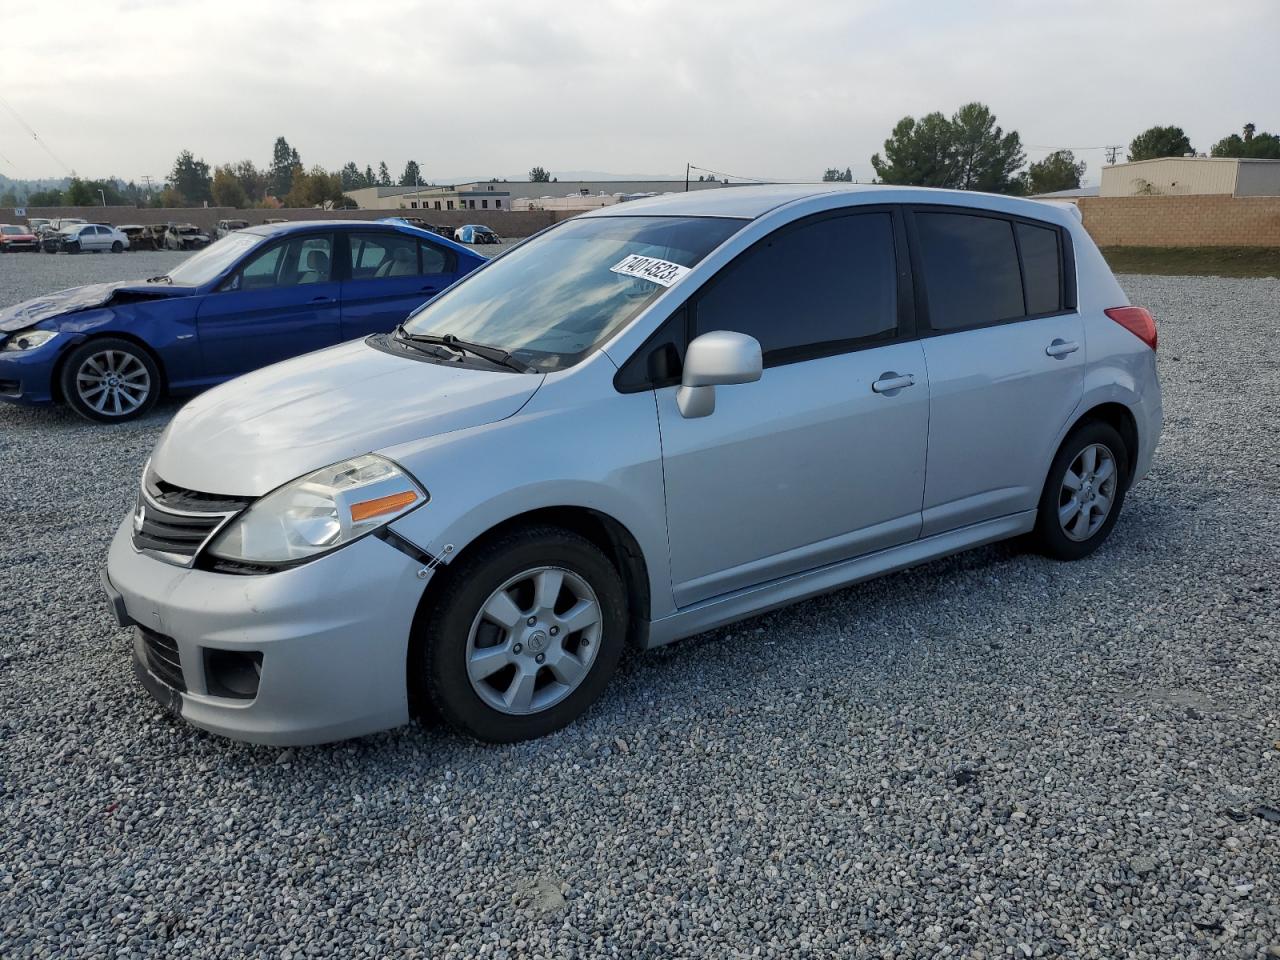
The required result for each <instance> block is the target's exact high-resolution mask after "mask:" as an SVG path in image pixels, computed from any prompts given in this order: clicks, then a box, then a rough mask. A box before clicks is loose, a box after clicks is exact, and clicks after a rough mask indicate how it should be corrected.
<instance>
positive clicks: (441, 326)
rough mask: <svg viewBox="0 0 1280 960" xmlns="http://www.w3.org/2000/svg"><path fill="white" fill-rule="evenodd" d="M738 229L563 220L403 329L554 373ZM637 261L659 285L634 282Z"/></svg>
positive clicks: (705, 221)
mask: <svg viewBox="0 0 1280 960" xmlns="http://www.w3.org/2000/svg"><path fill="white" fill-rule="evenodd" d="M743 225H744V221H742V220H734V219H727V218H718V217H626V216H619V217H588V218H585V219H579V220H569V221H566V222H565V223H563V224H562V225H560V226H557V227H555V228H554V229H551V230H548V231H547V232H546V233H543V234H541V235H540V236H538V237H536V238H534V239H532V240H529V241H527V242H525V243H523V244H521V245H520V246H518V247H515V248H513V249H512V250H511V252H509V253H506V254H504V255H503V256H502V257H501V258H499V259H497V260H495V261H494V262H493V263H492V264H491V265H489V266H487V267H485V268H484V269H483V270H480V271H478V272H476V273H474V274H471V275H470V276H469V277H468V278H467V279H466V280H464V281H463V282H462V283H459V284H456V285H455V286H454V287H453V288H452V289H450V290H449V291H448V292H447V293H445V294H444V295H442V296H440V297H437V298H436V299H435V300H432V301H430V302H429V303H427V304H426V305H425V306H423V307H421V308H420V309H419V310H418V312H416V313H415V314H414V315H413V316H412V317H410V319H409V321H408V322H407V324H406V327H407V329H408V330H409V332H411V333H417V334H433V335H436V336H444V335H446V334H452V335H454V336H456V337H458V338H459V339H461V340H469V341H472V342H473V343H482V344H485V345H487V346H493V347H499V348H500V349H503V350H506V351H508V352H510V353H511V354H513V355H514V356H515V357H516V358H517V359H519V360H522V361H524V362H525V363H527V364H529V365H530V366H532V367H534V368H535V369H538V370H560V369H563V368H565V367H569V366H572V365H573V364H575V363H577V362H578V361H580V360H581V359H583V358H584V357H585V356H587V355H588V354H589V353H590V352H592V351H593V350H594V349H596V347H598V346H599V345H600V344H601V343H603V342H604V341H605V340H607V339H608V338H609V337H611V336H612V335H613V334H614V333H616V332H617V331H618V330H620V329H621V328H622V327H623V326H624V325H625V324H626V323H627V322H628V321H630V320H631V319H632V318H634V317H635V316H636V315H637V314H638V313H639V312H640V311H641V310H642V309H644V308H645V307H646V306H648V305H649V304H650V303H651V302H653V300H654V299H655V298H656V297H657V296H658V295H659V294H660V293H662V291H663V290H664V289H666V286H664V284H667V283H670V282H673V280H672V278H673V277H674V276H677V275H679V274H681V273H682V272H683V270H682V268H688V267H692V266H694V265H695V264H697V263H698V262H699V261H700V260H702V258H703V257H705V256H706V255H707V253H709V252H710V251H711V250H712V249H714V248H715V247H716V246H718V245H719V244H720V243H722V242H723V241H724V240H725V239H726V238H728V237H729V236H730V235H732V234H734V233H736V232H737V231H738V230H740V229H742V227H743ZM642 257H643V258H649V259H648V260H646V261H644V263H645V264H647V265H648V267H649V268H651V269H652V270H653V271H654V274H653V275H655V276H657V277H658V278H659V279H657V280H654V279H647V278H646V277H645V276H642V275H640V274H641V273H642V271H641V270H640V269H639V268H638V267H636V266H635V265H636V263H637V262H638V258H642ZM662 264H666V266H665V267H663V266H662ZM615 268H616V269H615Z"/></svg>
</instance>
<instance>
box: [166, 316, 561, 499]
mask: <svg viewBox="0 0 1280 960" xmlns="http://www.w3.org/2000/svg"><path fill="white" fill-rule="evenodd" d="M543 379H544V377H543V376H541V375H536V374H528V373H526V374H520V373H507V372H505V371H491V370H483V369H477V368H475V367H461V366H452V365H447V364H441V363H431V362H427V361H418V360H412V359H409V358H407V357H399V356H394V355H392V354H388V353H384V352H382V351H381V350H377V349H374V348H373V347H370V346H368V345H367V344H366V343H365V342H364V341H363V340H357V341H353V342H351V343H345V344H342V345H341V346H337V347H331V348H330V349H328V350H321V351H318V352H317V353H310V354H307V355H305V356H302V357H297V358H295V359H293V360H286V361H285V362H284V363H278V364H276V365H275V366H271V367H264V368H263V369H261V370H257V371H255V372H253V373H250V374H246V375H245V376H243V377H239V378H237V379H235V380H232V381H231V382H229V383H226V384H223V385H222V386H220V387H215V388H214V389H213V390H210V391H209V392H208V393H205V394H203V395H201V396H199V397H197V398H196V399H194V400H192V401H191V402H190V403H188V404H187V405H186V406H185V407H183V408H182V409H181V410H180V411H178V415H177V416H176V417H174V418H173V422H172V423H170V424H169V427H168V429H167V430H165V433H164V436H162V437H161V438H160V442H159V443H158V444H156V448H155V451H154V452H153V453H152V456H151V465H152V467H153V468H154V469H155V471H156V473H157V474H158V475H159V476H160V477H161V479H163V480H165V481H167V482H168V483H173V484H177V485H178V486H181V487H186V488H188V489H190V490H200V491H203V492H206V493H218V494H223V495H226V496H238V497H258V496H261V495H263V494H264V493H268V492H270V491H271V490H274V489H275V488H276V487H278V486H280V485H281V484H283V483H287V482H288V481H290V480H294V479H296V478H298V477H300V476H302V475H303V474H305V473H310V472H311V471H312V470H318V469H319V468H320V467H324V466H328V465H329V464H331V463H336V462H338V461H340V460H345V459H347V458H348V457H353V456H357V455H358V454H362V453H369V452H371V451H376V450H380V449H384V448H386V447H389V446H392V445H394V444H397V443H405V442H408V441H410V440H419V439H424V438H426V437H431V436H436V435H438V434H442V433H449V432H451V431H454V430H465V429H467V428H469V427H478V426H482V425H484V424H486V423H493V422H494V421H496V420H503V419H505V418H507V417H509V416H511V415H512V414H514V413H516V411H518V410H519V409H520V408H521V407H522V406H524V405H525V403H527V402H528V400H529V398H530V397H532V396H533V394H534V393H535V392H536V391H537V389H538V387H539V386H540V385H541V384H542V381H543Z"/></svg>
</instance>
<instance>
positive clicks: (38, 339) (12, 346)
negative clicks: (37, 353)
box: [4, 330, 58, 350]
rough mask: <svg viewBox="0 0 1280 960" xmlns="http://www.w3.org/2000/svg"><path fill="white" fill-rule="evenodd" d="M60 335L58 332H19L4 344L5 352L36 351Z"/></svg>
mask: <svg viewBox="0 0 1280 960" xmlns="http://www.w3.org/2000/svg"><path fill="white" fill-rule="evenodd" d="M57 335H58V331H57V330H19V331H18V332H17V333H15V334H14V335H13V336H11V337H10V338H9V339H8V340H6V341H5V342H4V349H5V350H34V349H35V348H36V347H39V346H42V345H44V344H46V343H48V342H49V341H50V340H52V339H53V338H54V337H56V336H57Z"/></svg>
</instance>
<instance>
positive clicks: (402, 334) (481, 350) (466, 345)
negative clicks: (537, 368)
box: [396, 323, 533, 373]
mask: <svg viewBox="0 0 1280 960" xmlns="http://www.w3.org/2000/svg"><path fill="white" fill-rule="evenodd" d="M396 336H397V337H399V338H400V339H401V340H407V341H409V342H410V343H427V344H432V345H435V346H441V347H448V348H449V349H450V350H454V351H456V352H458V353H469V354H472V355H473V356H476V357H480V358H481V359H482V360H488V361H489V362H490V363H496V364H497V365H498V366H500V367H506V368H507V369H508V370H515V371H516V372H517V373H528V372H529V371H531V370H532V369H533V367H531V366H530V365H529V364H527V363H525V362H524V361H522V360H517V359H516V358H515V357H513V356H512V355H511V354H510V353H508V352H507V351H506V350H503V349H501V348H499V347H491V346H489V345H487V344H484V343H472V342H471V341H470V340H459V339H458V338H457V337H455V336H454V335H453V334H452V333H446V334H445V335H444V336H443V337H438V336H436V335H435V334H432V333H410V332H409V331H408V330H406V329H405V328H404V324H403V323H402V324H400V326H398V327H396Z"/></svg>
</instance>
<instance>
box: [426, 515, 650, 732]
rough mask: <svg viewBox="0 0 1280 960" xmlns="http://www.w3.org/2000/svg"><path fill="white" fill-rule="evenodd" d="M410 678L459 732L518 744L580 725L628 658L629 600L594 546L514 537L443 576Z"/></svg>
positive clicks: (536, 534)
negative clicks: (577, 722) (624, 652)
mask: <svg viewBox="0 0 1280 960" xmlns="http://www.w3.org/2000/svg"><path fill="white" fill-rule="evenodd" d="M443 573H444V576H445V578H446V579H445V583H444V584H442V589H441V592H440V594H439V595H438V596H437V597H435V598H434V602H433V603H432V607H431V611H430V614H429V615H428V616H427V617H426V618H425V624H424V629H423V631H422V635H421V636H420V637H417V638H415V644H414V648H415V656H414V657H413V658H412V660H411V665H410V669H411V677H410V680H411V682H413V683H418V684H420V686H421V689H422V690H423V692H424V693H425V694H426V696H427V698H428V699H429V700H430V702H431V703H432V704H433V705H434V706H435V707H436V709H437V710H438V711H439V712H440V714H441V716H443V718H444V719H445V721H446V722H448V723H449V724H450V725H451V726H453V727H455V728H456V729H458V730H460V731H462V732H463V733H466V734H469V735H470V736H473V737H475V738H477V739H479V740H487V741H490V742H494V743H511V742H513V741H517V740H527V739H530V738H533V737H540V736H542V735H544V734H547V733H550V732H552V731H553V730H558V729H560V728H561V727H563V726H566V725H567V724H569V723H571V722H573V721H574V720H575V719H577V718H578V717H579V716H580V715H581V714H582V713H584V712H585V711H586V710H587V708H588V707H590V706H591V704H592V703H594V702H595V701H596V699H597V698H598V697H599V696H600V694H601V693H602V692H603V690H604V688H605V686H606V685H607V684H608V682H609V678H610V677H611V676H612V675H613V671H614V669H615V667H616V666H617V664H618V660H619V658H620V657H621V655H622V647H623V643H624V636H625V633H626V625H627V600H626V591H625V590H624V589H623V585H622V580H621V578H620V577H619V575H618V571H617V570H616V569H615V568H614V566H613V564H612V563H611V562H610V561H609V558H608V557H607V556H605V554H604V553H603V552H602V551H601V550H600V548H599V547H597V546H596V545H595V544H593V543H592V542H591V541H589V540H587V539H585V538H583V537H580V536H578V535H577V534H575V533H571V532H570V531H568V530H562V529H559V528H555V527H531V528H527V529H523V530H518V531H515V532H513V533H509V534H506V535H504V536H502V537H499V538H497V539H494V540H491V541H489V542H488V543H485V544H482V545H480V546H478V547H477V548H476V549H475V552H474V553H470V554H468V555H464V556H462V557H460V558H459V559H458V561H457V562H456V563H455V564H454V565H452V566H450V567H449V568H446V570H445V571H443Z"/></svg>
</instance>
